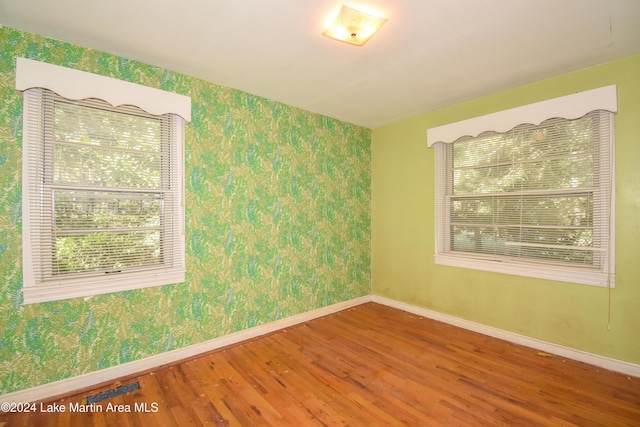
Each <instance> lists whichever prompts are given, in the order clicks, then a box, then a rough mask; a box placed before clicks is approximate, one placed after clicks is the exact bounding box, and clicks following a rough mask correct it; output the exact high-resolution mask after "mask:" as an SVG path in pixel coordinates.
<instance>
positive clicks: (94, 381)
mask: <svg viewBox="0 0 640 427" xmlns="http://www.w3.org/2000/svg"><path fill="white" fill-rule="evenodd" d="M367 302H375V303H378V304H382V305H386V306H389V307H393V308H397V309H398V310H403V311H406V312H409V313H413V314H416V315H418V316H423V317H426V318H429V319H433V320H437V321H439V322H443V323H447V324H450V325H453V326H457V327H460V328H463V329H468V330H470V331H474V332H478V333H481V334H483V335H488V336H491V337H494V338H498V339H502V340H505V341H509V342H512V343H514V344H520V345H524V346H526V347H531V348H534V349H538V350H541V351H544V352H547V353H550V354H555V355H558V356H562V357H566V358H568V359H573V360H577V361H580V362H584V363H588V364H590V365H594V366H599V367H601V368H604V369H609V370H611V371H615V372H620V373H623V374H627V375H632V376H636V377H640V365H636V364H633V363H629V362H624V361H621V360H616V359H612V358H609V357H604V356H599V355H597V354H592V353H587V352H584V351H580V350H576V349H572V348H569V347H564V346H561V345H557V344H553V343H549V342H546V341H542V340H538V339H535V338H529V337H526V336H523V335H518V334H515V333H513V332H508V331H504V330H502V329H497V328H493V327H490V326H486V325H482V324H480V323H475V322H471V321H469V320H465V319H461V318H458V317H454V316H450V315H447V314H442V313H438V312H435V311H432V310H428V309H426V308H421V307H417V306H414V305H410V304H406V303H403V302H399V301H395V300H392V299H388V298H384V297H380V296H376V295H372V296H364V297H360V298H355V299H352V300H349V301H344V302H341V303H337V304H333V305H330V306H327V307H322V308H319V309H316V310H312V311H309V312H306V313H302V314H298V315H295V316H291V317H287V318H285V319H281V320H276V321H274V322H270V323H267V324H265V325H261V326H256V327H254V328H250V329H246V330H244V331H240V332H235V333H233V334H229V335H225V336H223V337H220V338H215V339H213V340H210V341H206V342H203V343H199V344H194V345H192V346H189V347H185V348H180V349H177V350H173V351H169V352H166V353H162V354H158V355H155V356H151V357H147V358H144V359H140V360H136V361H133V362H129V363H124V364H122V365H118V366H113V367H111V368H106V369H102V370H99V371H94V372H89V373H87V374H84V375H79V376H77V377H73V378H67V379H65V380H60V381H56V382H52V383H49V384H43V385H40V386H37V387H33V388H29V389H26V390H20V391H16V392H13V393H8V394H5V395H2V400H3V401H5V402H37V401H42V400H45V399H50V398H53V397H56V396H60V395H63V394H68V393H69V392H73V390H82V389H86V388H89V387H92V386H96V385H98V384H103V383H106V382H109V381H115V380H117V379H119V378H123V377H128V376H131V375H135V374H137V373H140V372H144V371H148V370H151V369H155V368H158V367H160V366H164V365H168V364H171V363H176V362H179V361H181V360H185V359H189V358H191V357H195V356H198V355H200V354H203V353H207V352H210V351H213V350H217V349H219V348H222V347H227V346H229V345H233V344H237V343H240V342H243V341H246V340H250V339H253V338H257V337H260V336H262V335H266V334H269V333H271V332H275V331H278V330H281V329H285V328H289V327H292V326H295V325H298V324H300V323H304V322H307V321H310V320H313V319H317V318H319V317H323V316H327V315H330V314H334V313H337V312H339V311H342V310H347V309H349V308H352V307H356V306H358V305H361V304H364V303H367Z"/></svg>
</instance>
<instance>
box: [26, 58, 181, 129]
mask: <svg viewBox="0 0 640 427" xmlns="http://www.w3.org/2000/svg"><path fill="white" fill-rule="evenodd" d="M36 87H40V88H44V89H49V90H51V91H53V92H55V93H57V94H58V95H60V96H63V97H65V98H67V99H73V100H80V99H88V98H95V99H101V100H103V101H107V102H108V103H109V104H111V105H113V106H114V107H118V106H122V105H133V106H136V107H138V108H141V109H143V110H144V111H146V112H148V113H151V114H154V115H162V114H176V115H178V116H180V117H182V118H183V119H184V120H186V121H187V122H190V121H191V98H190V97H188V96H185V95H179V94H177V93H173V92H167V91H164V90H161V89H155V88H151V87H147V86H142V85H139V84H136V83H131V82H125V81H122V80H118V79H114V78H111V77H105V76H101V75H98V74H92V73H87V72H85V71H80V70H74V69H72V68H66V67H61V66H58V65H53V64H48V63H46V62H39V61H34V60H32V59H27V58H18V59H17V62H16V89H18V90H21V91H24V90H27V89H31V88H36Z"/></svg>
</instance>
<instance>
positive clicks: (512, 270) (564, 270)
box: [435, 254, 615, 288]
mask: <svg viewBox="0 0 640 427" xmlns="http://www.w3.org/2000/svg"><path fill="white" fill-rule="evenodd" d="M435 261H436V264H439V265H447V266H450V267H462V268H470V269H473V270H482V271H491V272H495V273H505V274H513V275H517V276H525V277H534V278H538V279H548V280H557V281H560V282H569V283H579V284H583V285H592V286H602V287H611V288H614V287H615V275H609V274H608V273H605V272H601V271H597V270H593V269H587V268H577V267H564V266H550V265H543V264H534V263H519V262H512V261H505V260H499V259H477V258H471V257H468V256H465V255H459V254H438V255H436V256H435Z"/></svg>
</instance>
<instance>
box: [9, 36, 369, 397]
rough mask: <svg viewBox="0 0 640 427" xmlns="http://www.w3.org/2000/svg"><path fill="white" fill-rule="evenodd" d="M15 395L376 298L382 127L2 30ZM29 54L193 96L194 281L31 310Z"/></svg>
mask: <svg viewBox="0 0 640 427" xmlns="http://www.w3.org/2000/svg"><path fill="white" fill-rule="evenodd" d="M0 49H1V50H0V394H4V393H8V392H12V391H17V390H22V389H25V388H29V387H34V386H37V385H40V384H44V383H48V382H51V381H55V380H60V379H64V378H68V377H72V376H76V375H80V374H84V373H87V372H91V371H95V370H98V369H101V368H106V367H110V366H114V365H117V364H121V363H125V362H130V361H133V360H137V359H140V358H143V357H146V356H150V355H154V354H158V353H161V352H164V351H168V350H172V349H176V348H180V347H184V346H188V345H190V344H195V343H199V342H203V341H206V340H209V339H212V338H216V337H219V336H222V335H225V334H228V333H231V332H234V331H238V330H242V329H246V328H249V327H252V326H256V325H259V324H263V323H265V322H270V321H273V320H276V319H281V318H284V317H287V316H291V315H295V314H298V313H303V312H306V311H309V310H312V309H315V308H319V307H322V306H326V305H329V304H334V303H337V302H341V301H345V300H349V299H352V298H355V297H359V296H363V295H368V294H369V293H370V264H371V262H370V237H369V236H370V130H369V129H365V128H362V127H358V126H355V125H351V124H348V123H344V122H340V121H338V120H335V119H331V118H328V117H324V116H320V115H317V114H312V113H309V112H306V111H303V110H300V109H297V108H293V107H290V106H287V105H283V104H280V103H277V102H272V101H269V100H266V99H263V98H259V97H256V96H253V95H250V94H248V93H244V92H241V91H238V90H234V89H230V88H226V87H221V86H218V85H215V84H212V83H208V82H205V81H202V80H198V79H195V78H191V77H188V76H185V75H181V74H176V73H172V72H171V71H168V70H163V69H159V68H156V67H152V66H149V65H145V64H141V63H138V62H135V61H131V60H127V59H125V58H120V57H116V56H112V55H109V54H106V53H103V52H98V51H95V50H90V49H85V48H81V47H78V46H74V45H70V44H68V43H63V42H59V41H54V40H50V39H46V38H44V37H41V36H38V35H34V34H29V33H24V32H21V31H17V30H13V29H10V28H7V27H0ZM17 56H24V57H28V58H31V59H37V60H41V61H45V62H50V63H54V64H58V65H62V66H67V67H71V68H77V69H80V70H84V71H88V72H93V73H97V74H102V75H107V76H111V77H116V78H120V79H122V80H127V81H132V82H135V83H141V84H144V85H147V86H151V87H158V88H161V89H164V90H168V91H173V92H177V93H181V94H184V95H189V96H191V98H192V103H193V107H192V111H193V122H192V123H191V124H190V125H188V128H187V134H186V149H185V154H186V161H185V163H186V190H187V195H186V201H187V204H186V226H187V227H186V231H187V235H186V242H187V243H186V251H187V254H186V256H187V278H188V279H187V281H186V282H185V283H184V284H179V285H173V286H164V287H157V288H149V289H144V290H138V291H129V292H122V293H115V294H109V295H100V296H95V297H93V298H91V299H88V300H86V301H85V300H84V299H82V298H78V299H72V300H66V301H60V302H51V303H43V304H33V305H27V306H24V305H22V297H21V294H20V289H21V286H22V266H21V264H22V246H21V225H22V224H21V173H22V170H21V160H22V159H21V155H22V152H21V141H22V98H21V96H20V94H19V93H18V92H16V90H15V89H14V84H15V61H16V57H17Z"/></svg>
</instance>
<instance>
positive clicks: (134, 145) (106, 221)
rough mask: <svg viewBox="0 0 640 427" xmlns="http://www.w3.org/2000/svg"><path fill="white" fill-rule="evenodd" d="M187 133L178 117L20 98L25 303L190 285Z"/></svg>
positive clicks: (35, 93)
mask: <svg viewBox="0 0 640 427" xmlns="http://www.w3.org/2000/svg"><path fill="white" fill-rule="evenodd" d="M33 62H35V61H30V62H28V63H27V64H28V65H27V68H28V67H29V66H33V64H32V63H33ZM36 64H42V63H36ZM43 65H46V66H48V67H51V65H50V64H43ZM40 66H41V65H35V67H40ZM53 67H55V66H53ZM56 68H62V67H56ZM22 70H24V64H23V67H22ZM63 70H66V69H63ZM20 71H21V70H20V68H19V69H18V71H17V77H18V75H19V72H20ZM67 71H69V72H73V73H80V72H78V71H76V70H66V71H64V72H67ZM81 74H82V75H85V74H86V73H81ZM91 76H94V75H91ZM94 77H97V76H94ZM102 79H104V78H102ZM109 80H113V79H109ZM116 82H117V84H118V85H119V84H124V85H125V87H129V88H132V87H134V86H135V87H137V85H134V86H128V85H131V84H130V83H125V82H118V81H116ZM17 86H18V84H17ZM28 86H31V85H28ZM145 89H148V88H145ZM143 92H144V91H143ZM98 94H99V92H98ZM156 95H157V93H156ZM171 95H175V94H170V96H171ZM105 96H106V97H108V96H109V95H105ZM131 99H133V98H131ZM143 103H144V101H143ZM129 104H131V103H129ZM183 132H184V119H183V118H182V117H181V116H179V115H177V114H174V113H164V114H151V113H149V112H146V111H144V110H143V109H141V108H138V107H135V106H131V105H126V106H119V107H114V106H113V105H112V104H111V103H110V102H106V101H103V100H100V99H95V98H93V95H92V97H90V98H85V97H83V98H82V99H80V100H76V99H69V98H66V97H64V96H61V95H60V94H57V93H55V92H53V91H51V90H48V89H43V88H41V87H28V88H25V89H24V132H23V165H24V166H23V252H24V256H23V258H24V287H23V294H24V301H25V303H32V302H41V301H49V300H57V299H64V298H71V297H77V296H90V295H95V294H100V293H108V292H115V291H121V290H127V289H135V288H141V287H148V286H157V285H166V284H171V283H179V282H183V281H184V272H185V270H184V225H183V224H184V208H183V197H184V189H183V188H184V187H183V178H182V169H183V166H182V162H183V148H182V140H183Z"/></svg>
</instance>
